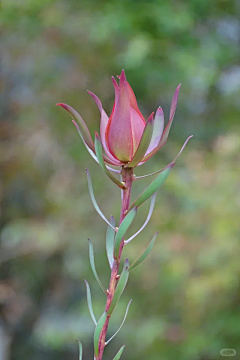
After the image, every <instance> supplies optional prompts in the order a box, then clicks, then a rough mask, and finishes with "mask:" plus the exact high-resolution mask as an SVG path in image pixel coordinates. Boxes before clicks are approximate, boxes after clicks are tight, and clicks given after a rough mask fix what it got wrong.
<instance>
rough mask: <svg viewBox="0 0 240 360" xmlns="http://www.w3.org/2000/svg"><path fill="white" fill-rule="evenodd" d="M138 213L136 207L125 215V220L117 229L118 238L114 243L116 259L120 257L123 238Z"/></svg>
mask: <svg viewBox="0 0 240 360" xmlns="http://www.w3.org/2000/svg"><path fill="white" fill-rule="evenodd" d="M136 213H137V208H136V207H135V208H134V209H132V210H131V211H130V212H129V213H128V214H127V215H126V216H125V218H124V219H123V221H122V222H121V224H120V226H119V229H118V231H117V234H116V238H115V244H114V258H115V259H117V258H118V255H119V248H120V244H121V241H122V238H123V237H124V235H125V234H126V232H127V230H128V228H129V226H130V225H131V223H132V222H133V219H134V218H135V216H136Z"/></svg>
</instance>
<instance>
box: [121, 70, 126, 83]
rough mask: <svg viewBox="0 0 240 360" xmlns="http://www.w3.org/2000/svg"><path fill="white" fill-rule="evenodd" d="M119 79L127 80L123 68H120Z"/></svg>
mask: <svg viewBox="0 0 240 360" xmlns="http://www.w3.org/2000/svg"><path fill="white" fill-rule="evenodd" d="M120 80H122V81H127V79H126V74H125V71H124V69H122V72H121V75H120Z"/></svg>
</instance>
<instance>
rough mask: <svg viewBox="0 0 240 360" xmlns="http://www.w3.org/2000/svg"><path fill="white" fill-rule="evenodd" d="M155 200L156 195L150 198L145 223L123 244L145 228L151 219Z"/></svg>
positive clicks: (125, 242)
mask: <svg viewBox="0 0 240 360" xmlns="http://www.w3.org/2000/svg"><path fill="white" fill-rule="evenodd" d="M155 200H156V193H154V194H153V195H152V197H151V203H150V208H149V212H148V216H147V219H146V221H145V223H144V224H143V226H142V227H141V228H140V229H139V230H138V231H137V232H136V233H135V234H134V235H132V236H131V237H130V238H129V239H127V240H125V241H124V244H128V243H129V242H130V241H132V240H133V239H134V238H135V237H136V236H137V235H138V234H140V232H141V231H142V230H143V229H144V228H145V227H146V226H147V224H148V222H149V220H150V219H151V216H152V213H153V209H154V205H155Z"/></svg>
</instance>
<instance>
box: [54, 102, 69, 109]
mask: <svg viewBox="0 0 240 360" xmlns="http://www.w3.org/2000/svg"><path fill="white" fill-rule="evenodd" d="M56 105H57V106H61V107H62V108H64V109H67V108H68V105H67V104H64V103H58V104H56Z"/></svg>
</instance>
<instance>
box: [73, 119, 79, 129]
mask: <svg viewBox="0 0 240 360" xmlns="http://www.w3.org/2000/svg"><path fill="white" fill-rule="evenodd" d="M72 123H73V125H74V126H75V127H76V128H77V129H79V126H78V124H77V123H76V121H75V120H72Z"/></svg>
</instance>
